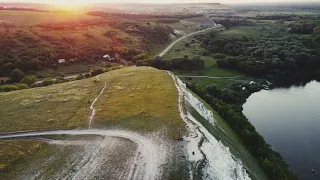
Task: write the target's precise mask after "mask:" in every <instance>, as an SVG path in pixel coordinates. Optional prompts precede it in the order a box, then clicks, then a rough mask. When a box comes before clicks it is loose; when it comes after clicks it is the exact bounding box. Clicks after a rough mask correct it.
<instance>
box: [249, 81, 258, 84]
mask: <svg viewBox="0 0 320 180" xmlns="http://www.w3.org/2000/svg"><path fill="white" fill-rule="evenodd" d="M249 84H250V85H256V84H257V83H256V82H254V81H250V83H249Z"/></svg>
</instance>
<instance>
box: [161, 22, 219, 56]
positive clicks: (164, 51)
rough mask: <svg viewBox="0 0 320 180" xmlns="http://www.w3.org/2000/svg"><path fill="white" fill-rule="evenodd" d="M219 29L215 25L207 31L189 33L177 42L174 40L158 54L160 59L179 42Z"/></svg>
mask: <svg viewBox="0 0 320 180" xmlns="http://www.w3.org/2000/svg"><path fill="white" fill-rule="evenodd" d="M219 27H221V25H216V26H214V27H210V28H207V29H203V30H200V31H197V32H193V33H190V34H188V35H185V36H183V37H181V38H179V39H177V40H175V41H174V42H173V43H171V44H170V45H169V46H168V47H167V48H166V49H164V50H163V51H162V52H161V53H160V54H159V56H160V57H162V56H164V55H165V54H167V52H168V51H169V50H170V49H171V48H172V47H173V46H174V45H176V44H177V43H178V42H180V41H181V40H183V39H185V38H187V37H190V36H193V35H196V34H200V33H203V32H206V31H209V30H212V29H216V28H219Z"/></svg>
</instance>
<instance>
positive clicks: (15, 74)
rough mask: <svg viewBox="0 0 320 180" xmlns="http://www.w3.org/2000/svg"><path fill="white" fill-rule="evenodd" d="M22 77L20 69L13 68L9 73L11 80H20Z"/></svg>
mask: <svg viewBox="0 0 320 180" xmlns="http://www.w3.org/2000/svg"><path fill="white" fill-rule="evenodd" d="M23 77H24V75H23V72H22V71H21V70H20V69H15V70H13V71H12V73H11V75H10V79H11V81H12V82H20V81H21V79H22V78H23Z"/></svg>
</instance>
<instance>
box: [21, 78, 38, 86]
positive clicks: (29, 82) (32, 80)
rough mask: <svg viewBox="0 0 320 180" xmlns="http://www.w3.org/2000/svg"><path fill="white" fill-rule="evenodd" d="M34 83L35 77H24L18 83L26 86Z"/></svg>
mask: <svg viewBox="0 0 320 180" xmlns="http://www.w3.org/2000/svg"><path fill="white" fill-rule="evenodd" d="M35 82H36V77H35V76H26V77H24V78H23V79H22V80H21V81H20V83H24V84H28V85H29V86H30V85H32V84H34V83H35Z"/></svg>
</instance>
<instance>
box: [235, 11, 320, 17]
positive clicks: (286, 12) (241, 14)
mask: <svg viewBox="0 0 320 180" xmlns="http://www.w3.org/2000/svg"><path fill="white" fill-rule="evenodd" d="M258 14H259V15H262V16H268V15H292V14H294V15H300V16H305V15H317V14H320V12H316V11H249V12H246V13H238V14H236V15H237V16H245V17H255V16H257V15H258Z"/></svg>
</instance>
